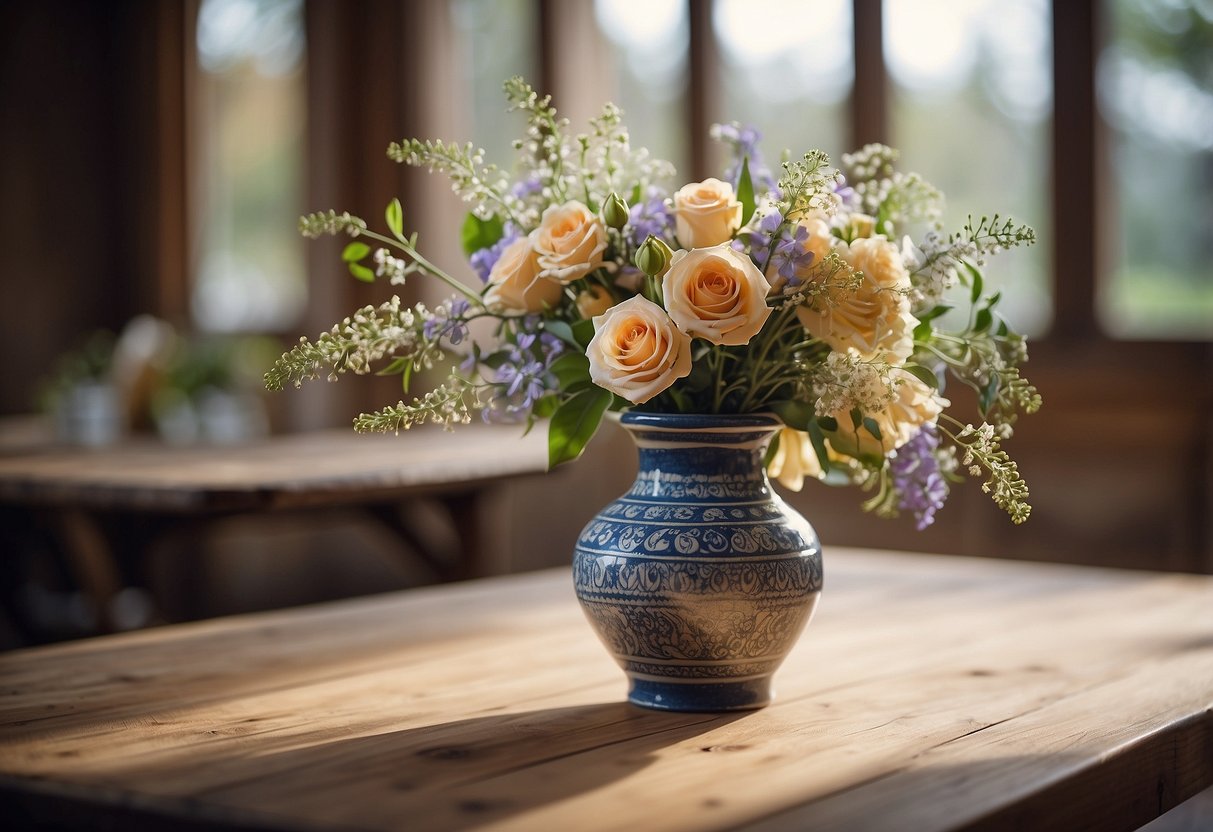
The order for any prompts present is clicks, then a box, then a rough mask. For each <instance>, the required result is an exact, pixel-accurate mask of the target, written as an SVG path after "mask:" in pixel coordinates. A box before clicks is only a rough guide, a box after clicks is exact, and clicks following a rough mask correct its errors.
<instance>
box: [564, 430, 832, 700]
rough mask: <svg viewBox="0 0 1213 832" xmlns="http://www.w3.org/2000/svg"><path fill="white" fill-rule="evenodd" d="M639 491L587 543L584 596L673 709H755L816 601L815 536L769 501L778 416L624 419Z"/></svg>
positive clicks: (652, 690)
mask: <svg viewBox="0 0 1213 832" xmlns="http://www.w3.org/2000/svg"><path fill="white" fill-rule="evenodd" d="M620 421H621V422H622V424H623V426H624V427H625V428H627V429H628V430H629V431H630V432H631V435H632V439H633V440H634V441H635V443H636V446H637V448H638V449H639V451H640V471H639V473H638V474H637V476H636V481H635V482H634V483H633V484H632V487H631V490H629V491H628V492H627V493H626V494H624V495H623V496H622V497H620V498H619V499H617V500H615V501H614V502H612V503H610V504H609V505H607V506H606V507H605V508H604V509H603V510H602V511H601V512H599V513H598V515H597V516H596V517H595V518H594V519H593V520H591V521H590V522H589V524H588V525H587V526H586V527H585V529H584V530H583V531H582V533H581V537H580V538H579V540H578V542H577V547H576V549H575V552H574V558H573V576H574V583H575V586H576V590H577V598H578V599H579V600H580V601H581V606H582V609H584V610H585V614H586V616H587V617H588V618H589V620H590V623H591V624H592V625H593V626H594V628H595V629H596V630H597V632H598V635H599V637H600V638H601V639H602V641H603V643H605V644H606V646H607V648H608V649H609V650H610V651H611V653H612V654H613V655H614V657H615V660H616V661H618V662H619V664H620V666H621V667H623V669H624V671H625V672H626V673H627V675H628V679H629V681H630V683H631V687H630V690H629V692H628V700H629V701H631V702H633V703H635V704H637V705H643V706H645V707H648V708H660V709H664V710H671V711H729V710H742V709H748V708H760V707H762V706H764V705H766V704H768V703H769V702H770V701H771V695H772V694H771V676H772V674H774V672H775V670H776V668H778V667H779V665H780V664H781V663H782V662H783V660H784V658H785V657H786V656H787V654H788V652H789V651H790V650H791V649H792V646H793V644H795V642H796V639H797V637H798V636H799V635H800V632H801V631H802V630H803V629H804V627H805V625H806V624H807V623H808V621H809V618H810V617H811V616H812V614H813V608H814V607H815V606H816V605H817V599H818V597H819V595H820V593H821V544H820V543H819V541H818V539H817V534H816V532H814V531H813V527H812V526H810V525H809V523H808V522H807V521H806V520H805V519H804V518H803V517H801V516H800V514H798V513H797V512H796V511H795V510H793V509H792V508H790V507H789V506H788V505H787V504H785V503H784V502H783V500H781V499H780V498H779V496H778V495H777V494H776V493H775V492H774V491H773V490H772V488H771V483H770V481H769V480H768V479H767V475H766V471H765V470H764V468H763V464H762V461H763V455H764V452H765V450H766V448H767V446H768V444H769V443H770V441H771V438H772V437H773V436H774V435H775V434H776V433H777V432H778V431H779V429H780V428H781V427H782V424H781V423H780V422H779V420H778V419H777V418H776V417H774V416H768V415H764V414H749V415H741V416H736V415H690V414H667V413H633V412H628V413H625V414H624V415H623V417H622V419H621V420H620Z"/></svg>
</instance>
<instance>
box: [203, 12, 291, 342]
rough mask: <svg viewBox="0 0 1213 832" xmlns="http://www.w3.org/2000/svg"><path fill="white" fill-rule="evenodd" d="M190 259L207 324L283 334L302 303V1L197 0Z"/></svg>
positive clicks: (221, 328)
mask: <svg viewBox="0 0 1213 832" xmlns="http://www.w3.org/2000/svg"><path fill="white" fill-rule="evenodd" d="M197 47H198V76H197V77H198V81H197V85H196V87H195V93H196V100H197V110H196V113H197V119H198V120H197V123H198V130H197V133H196V139H197V147H198V160H197V164H198V168H197V174H198V175H197V176H196V177H195V180H196V181H195V182H194V184H195V185H196V188H197V194H198V209H199V210H198V214H197V215H198V217H199V228H198V233H197V246H198V249H197V250H198V252H199V253H200V254H199V257H198V262H197V272H196V274H195V275H194V284H193V304H192V309H193V315H194V321H195V323H196V324H197V325H198V327H199V328H201V329H203V330H209V331H226V332H231V331H273V330H287V329H290V328H291V327H292V326H293V325H294V324H295V323H296V322H297V320H298V317H299V315H300V314H301V313H302V311H303V306H304V303H305V302H306V300H307V284H306V274H305V267H304V253H303V245H302V241H301V240H300V238H299V235H298V233H296V231H295V225H296V221H297V219H298V217H299V213H300V201H301V200H300V194H301V192H302V188H303V171H304V168H303V139H304V106H305V102H304V99H305V89H304V77H303V64H304V61H303V57H304V34H303V7H302V2H301V0H203V2H202V4H201V6H200V8H199V11H198V37H197Z"/></svg>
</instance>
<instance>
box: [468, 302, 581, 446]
mask: <svg viewBox="0 0 1213 832" xmlns="http://www.w3.org/2000/svg"><path fill="white" fill-rule="evenodd" d="M537 320H538V319H537V318H536V319H535V321H536V322H537ZM530 321H532V319H531V318H527V319H525V320H524V321H523V327H526V325H527V323H528V322H530ZM564 349H565V347H564V343H563V342H562V341H561V340H560V339H559V338H557V337H556V336H554V335H552V334H551V333H549V332H543V333H538V334H536V333H535V332H527V331H525V330H524V331H523V332H522V333H521V334H519V335H518V337H517V338H516V340H515V342H514V344H512V345H511V346H510V348H509V350H508V352H507V353H506V355H505V359H504V360H503V361H502V362H501V364H500V365H498V367H497V368H496V370H495V371H494V372H495V378H494V380H493V383H494V385H495V386H496V387H497V394H496V395H495V396H493V398H492V399H491V400H490V402H489V405H488V407H486V408H484V411H483V414H482V416H483V418H484V420H485V421H486V422H518V421H521V420H522V419H525V418H526V417H527V416H528V415H530V412H531V408H533V407H534V406H535V402H536V401H538V400H539V399H541V398H542V397H543V396H545V395H546V394H547V393H549V392H551V390H552V389H554V388H553V387H552V386H551V384H552V382H553V379H552V378H551V376H550V375H549V374H548V368H549V367H551V366H552V362H553V361H555V360H556V358H557V357H558V356H559V355H560V354H561V353H563V352H564Z"/></svg>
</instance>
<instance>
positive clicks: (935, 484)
mask: <svg viewBox="0 0 1213 832" xmlns="http://www.w3.org/2000/svg"><path fill="white" fill-rule="evenodd" d="M938 447H939V433H938V432H937V431H936V430H935V426H934V425H924V426H923V427H922V429H921V430H919V431H918V433H916V434H915V435H914V438H912V439H911V440H910V441H909V442H907V443H906V444H904V445H902V446H901V447H900V448H898V449H897V452H896V453H895V454H894V455H893V458H892V460H890V462H889V471H890V473H892V475H893V487H894V488H895V489H897V493H898V494H899V495H900V499H899V501H898V503H897V507H898V508H899V509H902V510H904V511H910V512H913V514H914V519H915V521H916V525H917V527H918V530H919V531H922V530H923V529H925V528H926V527H927V526H929V525H931V524H932V523H934V522H935V512H936V511H938V510H939V509H941V508H943V504H944V502H946V501H947V499H948V481H947V480H946V479H944V476H943V472H942V471H940V470H939V458H938V457H936V456H935V449H936V448H938Z"/></svg>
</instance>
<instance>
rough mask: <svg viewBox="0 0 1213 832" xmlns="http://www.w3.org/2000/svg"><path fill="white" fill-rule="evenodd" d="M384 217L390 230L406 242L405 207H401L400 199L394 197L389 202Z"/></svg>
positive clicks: (397, 237)
mask: <svg viewBox="0 0 1213 832" xmlns="http://www.w3.org/2000/svg"><path fill="white" fill-rule="evenodd" d="M383 218H384V220H386V221H387V227H388V230H390V231H391V232H392V233H393V234H395V235H396V239H398V240H400V241H401V242H404V240H405V236H404V209H403V208H402V207H400V200H398V199H393V200H392V201H391V202H389V203H388V204H387V210H386V211H384V212H383Z"/></svg>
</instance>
